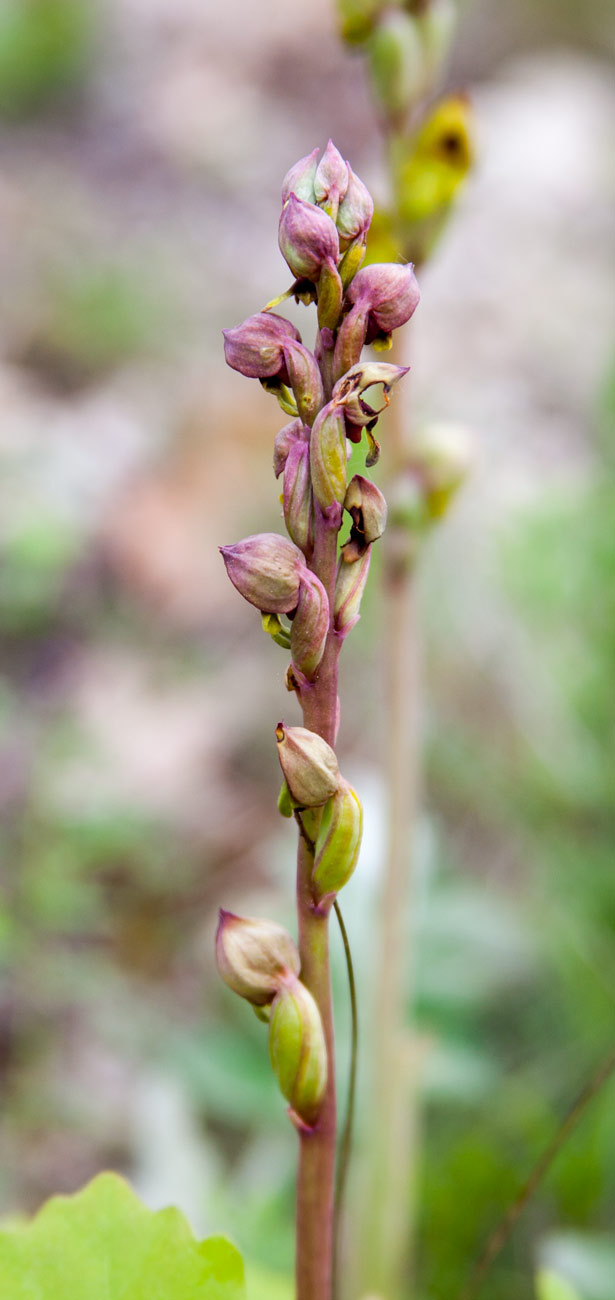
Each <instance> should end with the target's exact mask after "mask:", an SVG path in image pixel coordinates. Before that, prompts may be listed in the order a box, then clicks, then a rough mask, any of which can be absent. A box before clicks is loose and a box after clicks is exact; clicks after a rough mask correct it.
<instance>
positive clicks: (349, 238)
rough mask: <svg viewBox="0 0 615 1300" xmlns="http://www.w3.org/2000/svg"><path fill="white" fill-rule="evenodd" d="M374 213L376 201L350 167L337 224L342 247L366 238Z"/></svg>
mask: <svg viewBox="0 0 615 1300" xmlns="http://www.w3.org/2000/svg"><path fill="white" fill-rule="evenodd" d="M373 215H374V201H373V199H372V196H371V194H370V192H369V190H368V188H367V186H366V185H364V184H363V181H362V180H361V179H360V177H358V176H355V173H354V172H353V170H352V168H351V167H350V166H349V167H348V187H347V189H346V193H345V195H344V198H343V199H342V202H341V203H340V206H339V209H338V213H337V218H336V222H335V224H336V226H337V233H338V235H339V240H340V247H342V248H347V247H348V245H349V244H351V243H353V241H354V240H356V239H362V240H364V239H365V238H366V236H367V232H368V230H369V228H370V225H371V222H372V217H373Z"/></svg>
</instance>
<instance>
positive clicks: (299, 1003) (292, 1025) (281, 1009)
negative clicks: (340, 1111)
mask: <svg viewBox="0 0 615 1300" xmlns="http://www.w3.org/2000/svg"><path fill="white" fill-rule="evenodd" d="M269 1055H270V1058H271V1065H272V1067H273V1071H274V1074H275V1075H276V1078H277V1080H278V1083H279V1086H280V1091H281V1093H282V1096H283V1097H285V1098H286V1100H287V1102H288V1103H289V1107H290V1113H291V1119H293V1121H294V1122H295V1123H297V1124H298V1125H300V1126H301V1127H303V1126H304V1125H305V1126H307V1127H312V1126H313V1125H314V1124H315V1122H316V1120H317V1119H318V1113H319V1110H320V1107H321V1104H322V1100H323V1097H324V1095H325V1089H326V1086H327V1045H326V1042H325V1035H324V1031H323V1027H322V1020H321V1018H320V1012H319V1010H318V1007H317V1005H316V1002H315V1001H314V998H313V997H312V994H311V993H310V992H309V991H308V989H306V987H305V985H304V984H302V983H301V980H299V979H295V980H293V981H291V982H289V983H288V984H285V985H284V986H283V987H282V988H281V989H280V991H279V993H278V994H277V995H276V997H275V999H274V1001H273V1004H272V1007H271V1017H270V1020H269Z"/></svg>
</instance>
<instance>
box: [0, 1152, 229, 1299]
mask: <svg viewBox="0 0 615 1300" xmlns="http://www.w3.org/2000/svg"><path fill="white" fill-rule="evenodd" d="M59 1296H62V1297H64V1300H245V1286H244V1272H243V1263H242V1260H241V1256H240V1255H239V1252H238V1251H237V1250H236V1249H235V1247H234V1246H232V1245H231V1243H230V1242H229V1241H226V1240H225V1238H224V1237H209V1238H208V1239H207V1240H206V1241H203V1242H201V1243H199V1242H197V1241H196V1240H195V1238H194V1237H193V1235H192V1232H191V1230H190V1228H189V1226H188V1223H187V1222H186V1220H185V1218H184V1217H183V1215H182V1214H180V1212H179V1210H176V1209H166V1210H159V1211H158V1212H156V1213H154V1212H153V1211H151V1210H148V1209H146V1207H145V1206H144V1205H142V1204H141V1202H140V1201H139V1200H138V1198H137V1197H136V1196H135V1194H134V1192H133V1191H132V1190H131V1188H130V1187H129V1186H128V1184H127V1183H125V1182H124V1180H123V1179H122V1178H120V1177H118V1175H117V1174H111V1173H104V1174H100V1175H99V1176H98V1177H97V1178H95V1179H94V1180H93V1182H91V1183H89V1184H88V1185H87V1187H84V1188H83V1189H82V1190H81V1191H80V1192H77V1193H76V1194H75V1195H74V1196H54V1197H53V1198H52V1199H51V1200H50V1201H47V1202H46V1204H45V1205H44V1206H43V1207H42V1209H41V1210H40V1211H39V1213H38V1214H37V1215H36V1217H35V1218H34V1219H33V1220H32V1221H31V1222H30V1223H27V1224H17V1225H14V1226H13V1227H11V1228H8V1229H6V1230H5V1231H2V1232H0V1300H58V1297H59Z"/></svg>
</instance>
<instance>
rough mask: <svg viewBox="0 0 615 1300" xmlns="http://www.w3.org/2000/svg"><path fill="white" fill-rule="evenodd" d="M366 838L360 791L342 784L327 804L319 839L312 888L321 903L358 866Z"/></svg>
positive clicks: (344, 882)
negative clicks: (360, 850)
mask: <svg viewBox="0 0 615 1300" xmlns="http://www.w3.org/2000/svg"><path fill="white" fill-rule="evenodd" d="M362 835H363V809H362V807H361V801H360V799H359V796H358V794H357V793H356V790H353V788H352V786H351V785H349V784H348V782H347V781H342V783H341V785H340V786H339V788H338V789H337V790H336V792H335V794H334V795H332V796H331V798H330V799H328V800H327V803H326V804H325V806H324V808H323V810H322V816H321V819H320V827H319V830H318V835H317V838H316V847H315V858H314V870H313V872H312V884H313V886H314V892H315V894H316V898H317V900H318V901H319V902H321V901H323V900H324V899H325V898H327V897H330V896H332V895H333V896H334V895H335V894H337V893H338V891H339V890H340V889H342V888H343V886H344V885H345V884H346V882H347V881H348V880H350V877H351V875H352V873H353V871H354V869H355V867H356V865H357V861H358V857H359V849H360V848H361V837H362Z"/></svg>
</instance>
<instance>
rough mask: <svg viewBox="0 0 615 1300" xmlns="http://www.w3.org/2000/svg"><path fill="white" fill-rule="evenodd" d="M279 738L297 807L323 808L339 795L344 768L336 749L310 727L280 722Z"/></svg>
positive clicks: (277, 735) (292, 795)
mask: <svg viewBox="0 0 615 1300" xmlns="http://www.w3.org/2000/svg"><path fill="white" fill-rule="evenodd" d="M275 738H276V741H277V745H278V758H279V760H280V767H281V768H282V774H283V776H284V780H285V781H286V784H287V786H288V790H289V792H290V796H291V799H292V800H293V803H294V805H295V807H296V808H319V807H320V805H321V804H324V803H326V802H327V799H330V798H331V795H333V794H335V791H336V790H337V788H338V785H339V783H340V780H341V777H340V770H339V766H338V762H337V758H336V756H335V751H334V750H333V749H332V748H331V746H330V745H328V744H327V742H326V740H323V738H322V736H319V735H318V733H317V732H316V731H309V730H308V729H307V727H287V726H285V724H284V723H283V722H279V723H278V725H277V727H276V733H275Z"/></svg>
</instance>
